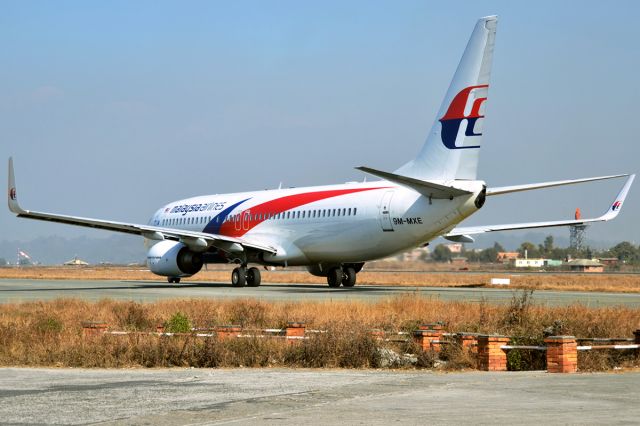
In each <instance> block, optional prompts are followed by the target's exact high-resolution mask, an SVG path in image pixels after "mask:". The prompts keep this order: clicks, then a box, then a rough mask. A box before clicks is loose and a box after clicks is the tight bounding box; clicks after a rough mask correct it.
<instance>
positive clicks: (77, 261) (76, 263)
mask: <svg viewBox="0 0 640 426" xmlns="http://www.w3.org/2000/svg"><path fill="white" fill-rule="evenodd" d="M88 264H89V262H85V261H84V260H82V259H79V258H78V256H76V257H74V258H73V259H71V260H69V261H67V262H64V263H63V265H64V266H87V265H88Z"/></svg>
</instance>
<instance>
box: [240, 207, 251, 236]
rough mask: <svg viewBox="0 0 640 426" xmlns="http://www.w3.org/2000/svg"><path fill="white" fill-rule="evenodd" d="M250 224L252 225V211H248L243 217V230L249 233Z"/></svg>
mask: <svg viewBox="0 0 640 426" xmlns="http://www.w3.org/2000/svg"><path fill="white" fill-rule="evenodd" d="M250 224H251V211H250V210H247V211H246V212H244V214H243V215H242V229H243V230H245V231H248V230H249V225H250Z"/></svg>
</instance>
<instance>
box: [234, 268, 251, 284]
mask: <svg viewBox="0 0 640 426" xmlns="http://www.w3.org/2000/svg"><path fill="white" fill-rule="evenodd" d="M246 283H247V270H246V269H245V268H235V269H234V270H233V272H231V285H232V286H234V287H244V286H245V284H246Z"/></svg>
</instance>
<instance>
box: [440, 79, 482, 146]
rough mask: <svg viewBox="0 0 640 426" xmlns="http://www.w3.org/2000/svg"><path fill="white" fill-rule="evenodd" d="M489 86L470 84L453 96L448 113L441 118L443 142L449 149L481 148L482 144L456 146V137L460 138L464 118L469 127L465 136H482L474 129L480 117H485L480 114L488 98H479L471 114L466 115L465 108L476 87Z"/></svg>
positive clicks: (474, 103)
mask: <svg viewBox="0 0 640 426" xmlns="http://www.w3.org/2000/svg"><path fill="white" fill-rule="evenodd" d="M486 87H489V85H488V84H483V85H480V86H469V87H467V88H465V89H462V90H461V91H460V92H458V94H457V95H456V96H455V97H454V98H453V100H452V101H451V104H449V109H448V110H447V112H446V114H445V115H444V116H442V118H441V119H440V120H439V121H440V123H441V124H442V133H441V138H442V143H443V144H444V146H446V147H447V148H449V149H467V148H480V145H473V146H456V139H457V138H458V131H459V130H460V124H462V120H467V128H466V130H465V132H464V135H465V136H481V135H482V133H474V131H473V129H474V127H475V125H476V121H478V119H479V118H484V115H480V107H481V106H482V103H483V102H484V101H486V100H487V98H477V99H476V100H475V101H474V102H473V105H472V107H471V112H470V113H469V115H464V110H465V108H466V107H467V103H468V102H469V96H470V95H471V92H472V91H473V90H475V89H483V88H486Z"/></svg>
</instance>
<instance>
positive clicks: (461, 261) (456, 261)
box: [451, 256, 467, 265]
mask: <svg viewBox="0 0 640 426" xmlns="http://www.w3.org/2000/svg"><path fill="white" fill-rule="evenodd" d="M451 263H452V264H453V265H466V264H467V258H466V257H463V256H456V257H452V258H451Z"/></svg>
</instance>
